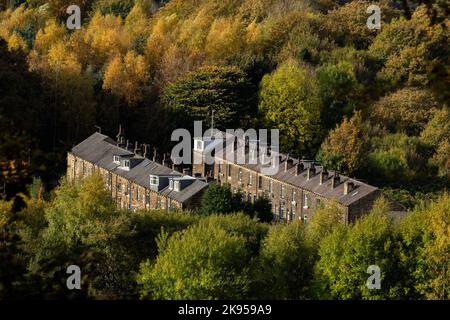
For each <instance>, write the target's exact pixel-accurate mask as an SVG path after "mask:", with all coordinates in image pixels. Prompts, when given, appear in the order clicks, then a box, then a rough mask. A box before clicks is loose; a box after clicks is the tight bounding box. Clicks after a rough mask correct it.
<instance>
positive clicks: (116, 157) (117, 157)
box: [113, 156, 120, 164]
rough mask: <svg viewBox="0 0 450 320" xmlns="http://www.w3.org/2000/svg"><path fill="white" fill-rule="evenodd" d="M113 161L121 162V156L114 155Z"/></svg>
mask: <svg viewBox="0 0 450 320" xmlns="http://www.w3.org/2000/svg"><path fill="white" fill-rule="evenodd" d="M113 161H114V163H117V164H120V156H114V157H113Z"/></svg>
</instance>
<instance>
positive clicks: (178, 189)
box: [173, 180, 181, 191]
mask: <svg viewBox="0 0 450 320" xmlns="http://www.w3.org/2000/svg"><path fill="white" fill-rule="evenodd" d="M180 188H181V183H180V181H179V180H176V181H174V182H173V189H174V190H175V191H180Z"/></svg>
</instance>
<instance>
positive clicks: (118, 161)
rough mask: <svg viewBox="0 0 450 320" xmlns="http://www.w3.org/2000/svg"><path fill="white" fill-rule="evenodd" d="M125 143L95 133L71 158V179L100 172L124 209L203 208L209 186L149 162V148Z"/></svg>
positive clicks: (70, 153)
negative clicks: (200, 203) (204, 193)
mask: <svg viewBox="0 0 450 320" xmlns="http://www.w3.org/2000/svg"><path fill="white" fill-rule="evenodd" d="M123 140H124V139H123V136H122V135H121V132H119V135H118V142H116V141H114V140H113V139H111V138H109V137H107V136H105V135H103V134H100V133H94V134H93V135H91V136H90V137H88V138H87V139H86V140H84V141H83V142H81V143H80V144H78V145H76V146H75V147H74V148H72V150H71V151H70V152H69V153H68V155H67V177H68V179H75V178H80V177H85V176H87V175H90V174H92V173H94V172H97V173H99V174H100V175H101V176H103V177H104V179H105V182H106V185H107V188H108V190H110V192H111V196H112V198H113V199H114V200H115V201H116V203H117V205H118V207H120V208H124V209H131V210H136V209H164V210H167V211H173V210H182V209H192V208H196V207H198V206H199V202H200V201H201V197H202V194H203V191H204V190H205V189H206V187H207V186H208V184H207V183H205V182H204V181H202V180H200V179H197V178H194V177H191V176H189V175H188V174H187V172H186V171H185V173H181V172H178V171H176V170H174V169H172V168H169V167H167V166H164V165H162V164H160V163H157V162H156V161H151V160H149V159H147V158H146V156H147V152H146V146H144V148H143V149H144V150H141V148H138V147H137V145H136V146H135V148H134V149H131V148H129V144H128V143H126V144H124V143H123ZM142 151H143V152H142Z"/></svg>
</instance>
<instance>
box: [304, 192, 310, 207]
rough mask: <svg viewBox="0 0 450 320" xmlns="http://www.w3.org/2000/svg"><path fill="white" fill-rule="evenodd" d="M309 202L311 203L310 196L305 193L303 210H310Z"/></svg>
mask: <svg viewBox="0 0 450 320" xmlns="http://www.w3.org/2000/svg"><path fill="white" fill-rule="evenodd" d="M308 202H309V198H308V194H307V193H306V192H304V193H303V208H304V209H308V208H309V205H308Z"/></svg>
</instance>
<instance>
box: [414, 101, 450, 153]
mask: <svg viewBox="0 0 450 320" xmlns="http://www.w3.org/2000/svg"><path fill="white" fill-rule="evenodd" d="M448 119H450V110H449V109H448V108H443V109H441V110H438V111H437V112H436V113H435V115H434V117H433V118H432V119H431V120H430V121H429V122H428V124H427V125H426V127H425V129H424V130H423V131H422V132H421V134H420V137H421V140H422V141H423V142H424V143H426V144H429V145H430V146H432V147H435V148H436V147H437V146H438V145H439V144H440V143H441V142H442V141H444V140H447V139H450V122H449V121H448Z"/></svg>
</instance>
